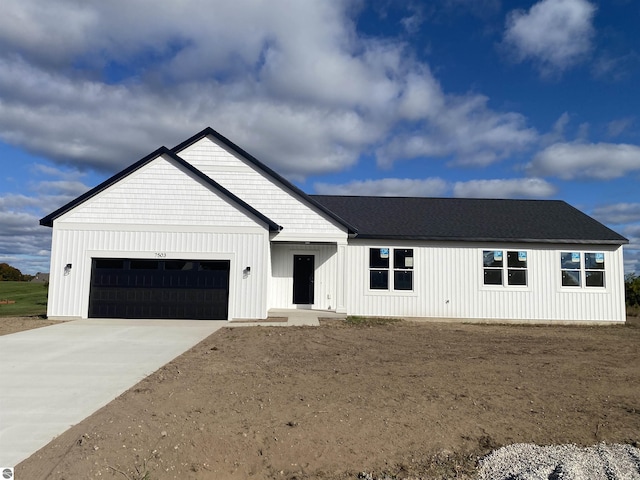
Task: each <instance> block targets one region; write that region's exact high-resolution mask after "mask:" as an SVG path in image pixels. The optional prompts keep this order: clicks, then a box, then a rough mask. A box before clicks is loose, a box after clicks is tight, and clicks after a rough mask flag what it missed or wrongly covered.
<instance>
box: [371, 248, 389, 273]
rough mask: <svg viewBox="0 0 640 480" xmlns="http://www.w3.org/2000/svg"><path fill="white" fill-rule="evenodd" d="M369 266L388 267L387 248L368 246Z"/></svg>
mask: <svg viewBox="0 0 640 480" xmlns="http://www.w3.org/2000/svg"><path fill="white" fill-rule="evenodd" d="M369 268H389V249H388V248H370V249H369Z"/></svg>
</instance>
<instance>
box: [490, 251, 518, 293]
mask: <svg viewBox="0 0 640 480" xmlns="http://www.w3.org/2000/svg"><path fill="white" fill-rule="evenodd" d="M482 266H483V273H484V284H485V285H498V286H508V285H512V286H517V285H519V286H526V285H527V252H526V251H523V250H507V251H506V252H505V251H503V250H483V252H482Z"/></svg>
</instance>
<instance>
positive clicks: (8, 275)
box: [0, 263, 33, 282]
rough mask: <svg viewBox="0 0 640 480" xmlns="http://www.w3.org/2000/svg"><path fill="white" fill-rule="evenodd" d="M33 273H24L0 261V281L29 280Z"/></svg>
mask: <svg viewBox="0 0 640 480" xmlns="http://www.w3.org/2000/svg"><path fill="white" fill-rule="evenodd" d="M32 279H33V275H25V274H23V273H22V272H21V271H20V270H18V269H17V268H15V267H12V266H11V265H9V264H8V263H0V282H29V281H31V280H32Z"/></svg>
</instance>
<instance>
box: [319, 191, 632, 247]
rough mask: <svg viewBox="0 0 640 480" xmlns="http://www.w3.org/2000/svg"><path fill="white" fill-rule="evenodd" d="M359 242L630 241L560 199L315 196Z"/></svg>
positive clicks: (613, 242) (618, 242)
mask: <svg viewBox="0 0 640 480" xmlns="http://www.w3.org/2000/svg"><path fill="white" fill-rule="evenodd" d="M311 197H312V198H313V199H314V200H316V201H317V202H318V203H320V204H321V205H324V206H325V207H326V208H328V209H329V210H331V211H332V212H334V213H335V214H336V215H338V216H339V217H340V218H343V219H344V220H345V221H347V222H349V223H350V224H352V225H354V226H355V227H356V228H357V230H358V234H357V237H358V238H371V239H373V238H379V239H407V240H432V241H437V240H447V241H487V242H496V241H500V242H504V241H509V242H535V243H538V242H542V243H598V244H613V245H621V244H624V243H629V241H628V240H627V239H626V238H624V237H623V236H621V235H618V234H617V233H616V232H614V231H613V230H611V229H610V228H608V227H605V226H604V225H603V224H601V223H600V222H598V221H596V220H594V219H593V218H591V217H589V216H588V215H586V214H584V213H582V212H581V211H579V210H577V209H576V208H574V207H572V206H571V205H569V204H567V203H566V202H563V201H559V200H496V199H475V198H423V197H418V198H408V197H355V196H333V195H312V196H311Z"/></svg>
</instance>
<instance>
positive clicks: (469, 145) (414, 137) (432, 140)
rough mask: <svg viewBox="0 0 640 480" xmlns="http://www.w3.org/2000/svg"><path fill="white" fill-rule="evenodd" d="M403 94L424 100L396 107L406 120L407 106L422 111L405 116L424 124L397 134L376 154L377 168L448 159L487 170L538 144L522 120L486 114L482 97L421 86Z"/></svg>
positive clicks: (516, 116) (513, 115)
mask: <svg viewBox="0 0 640 480" xmlns="http://www.w3.org/2000/svg"><path fill="white" fill-rule="evenodd" d="M406 93H407V95H409V97H411V96H419V97H420V96H422V97H424V98H425V99H426V100H423V101H422V102H421V103H420V102H415V101H407V102H401V104H400V106H401V110H400V112H401V113H402V114H403V115H404V116H407V117H410V115H409V114H407V113H406V112H407V111H408V110H409V108H411V107H409V105H428V106H429V108H426V107H425V108H424V111H423V112H420V111H419V110H418V109H419V108H421V107H420V106H415V107H412V108H413V110H410V111H411V112H412V115H413V116H414V117H420V116H423V117H424V118H425V122H424V123H423V124H422V125H421V126H422V128H416V129H415V130H414V131H412V132H410V133H400V134H398V135H396V136H394V137H393V139H392V140H391V141H389V142H388V143H387V144H385V145H384V146H382V147H381V148H380V149H378V151H377V155H378V163H379V164H380V165H382V166H390V165H391V164H392V163H393V162H394V161H395V160H400V159H406V158H417V157H450V158H451V162H450V163H451V164H452V165H466V166H487V165H490V164H492V163H495V162H498V161H500V160H503V159H505V158H507V157H509V156H511V155H513V154H515V153H519V152H522V151H523V150H526V149H527V148H528V147H530V146H531V145H532V144H533V143H534V142H535V141H536V140H537V138H538V133H537V132H536V130H535V129H533V128H530V127H527V124H526V119H525V118H524V117H523V116H522V115H520V114H517V113H514V112H504V113H501V112H496V111H493V110H491V109H490V108H488V107H487V102H488V98H487V97H485V96H483V95H471V94H470V95H465V96H453V95H444V94H442V92H441V91H440V90H439V89H437V88H435V87H434V86H432V85H423V86H422V87H421V88H418V89H417V92H416V91H412V90H410V89H407V91H406ZM405 105H406V106H405Z"/></svg>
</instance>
